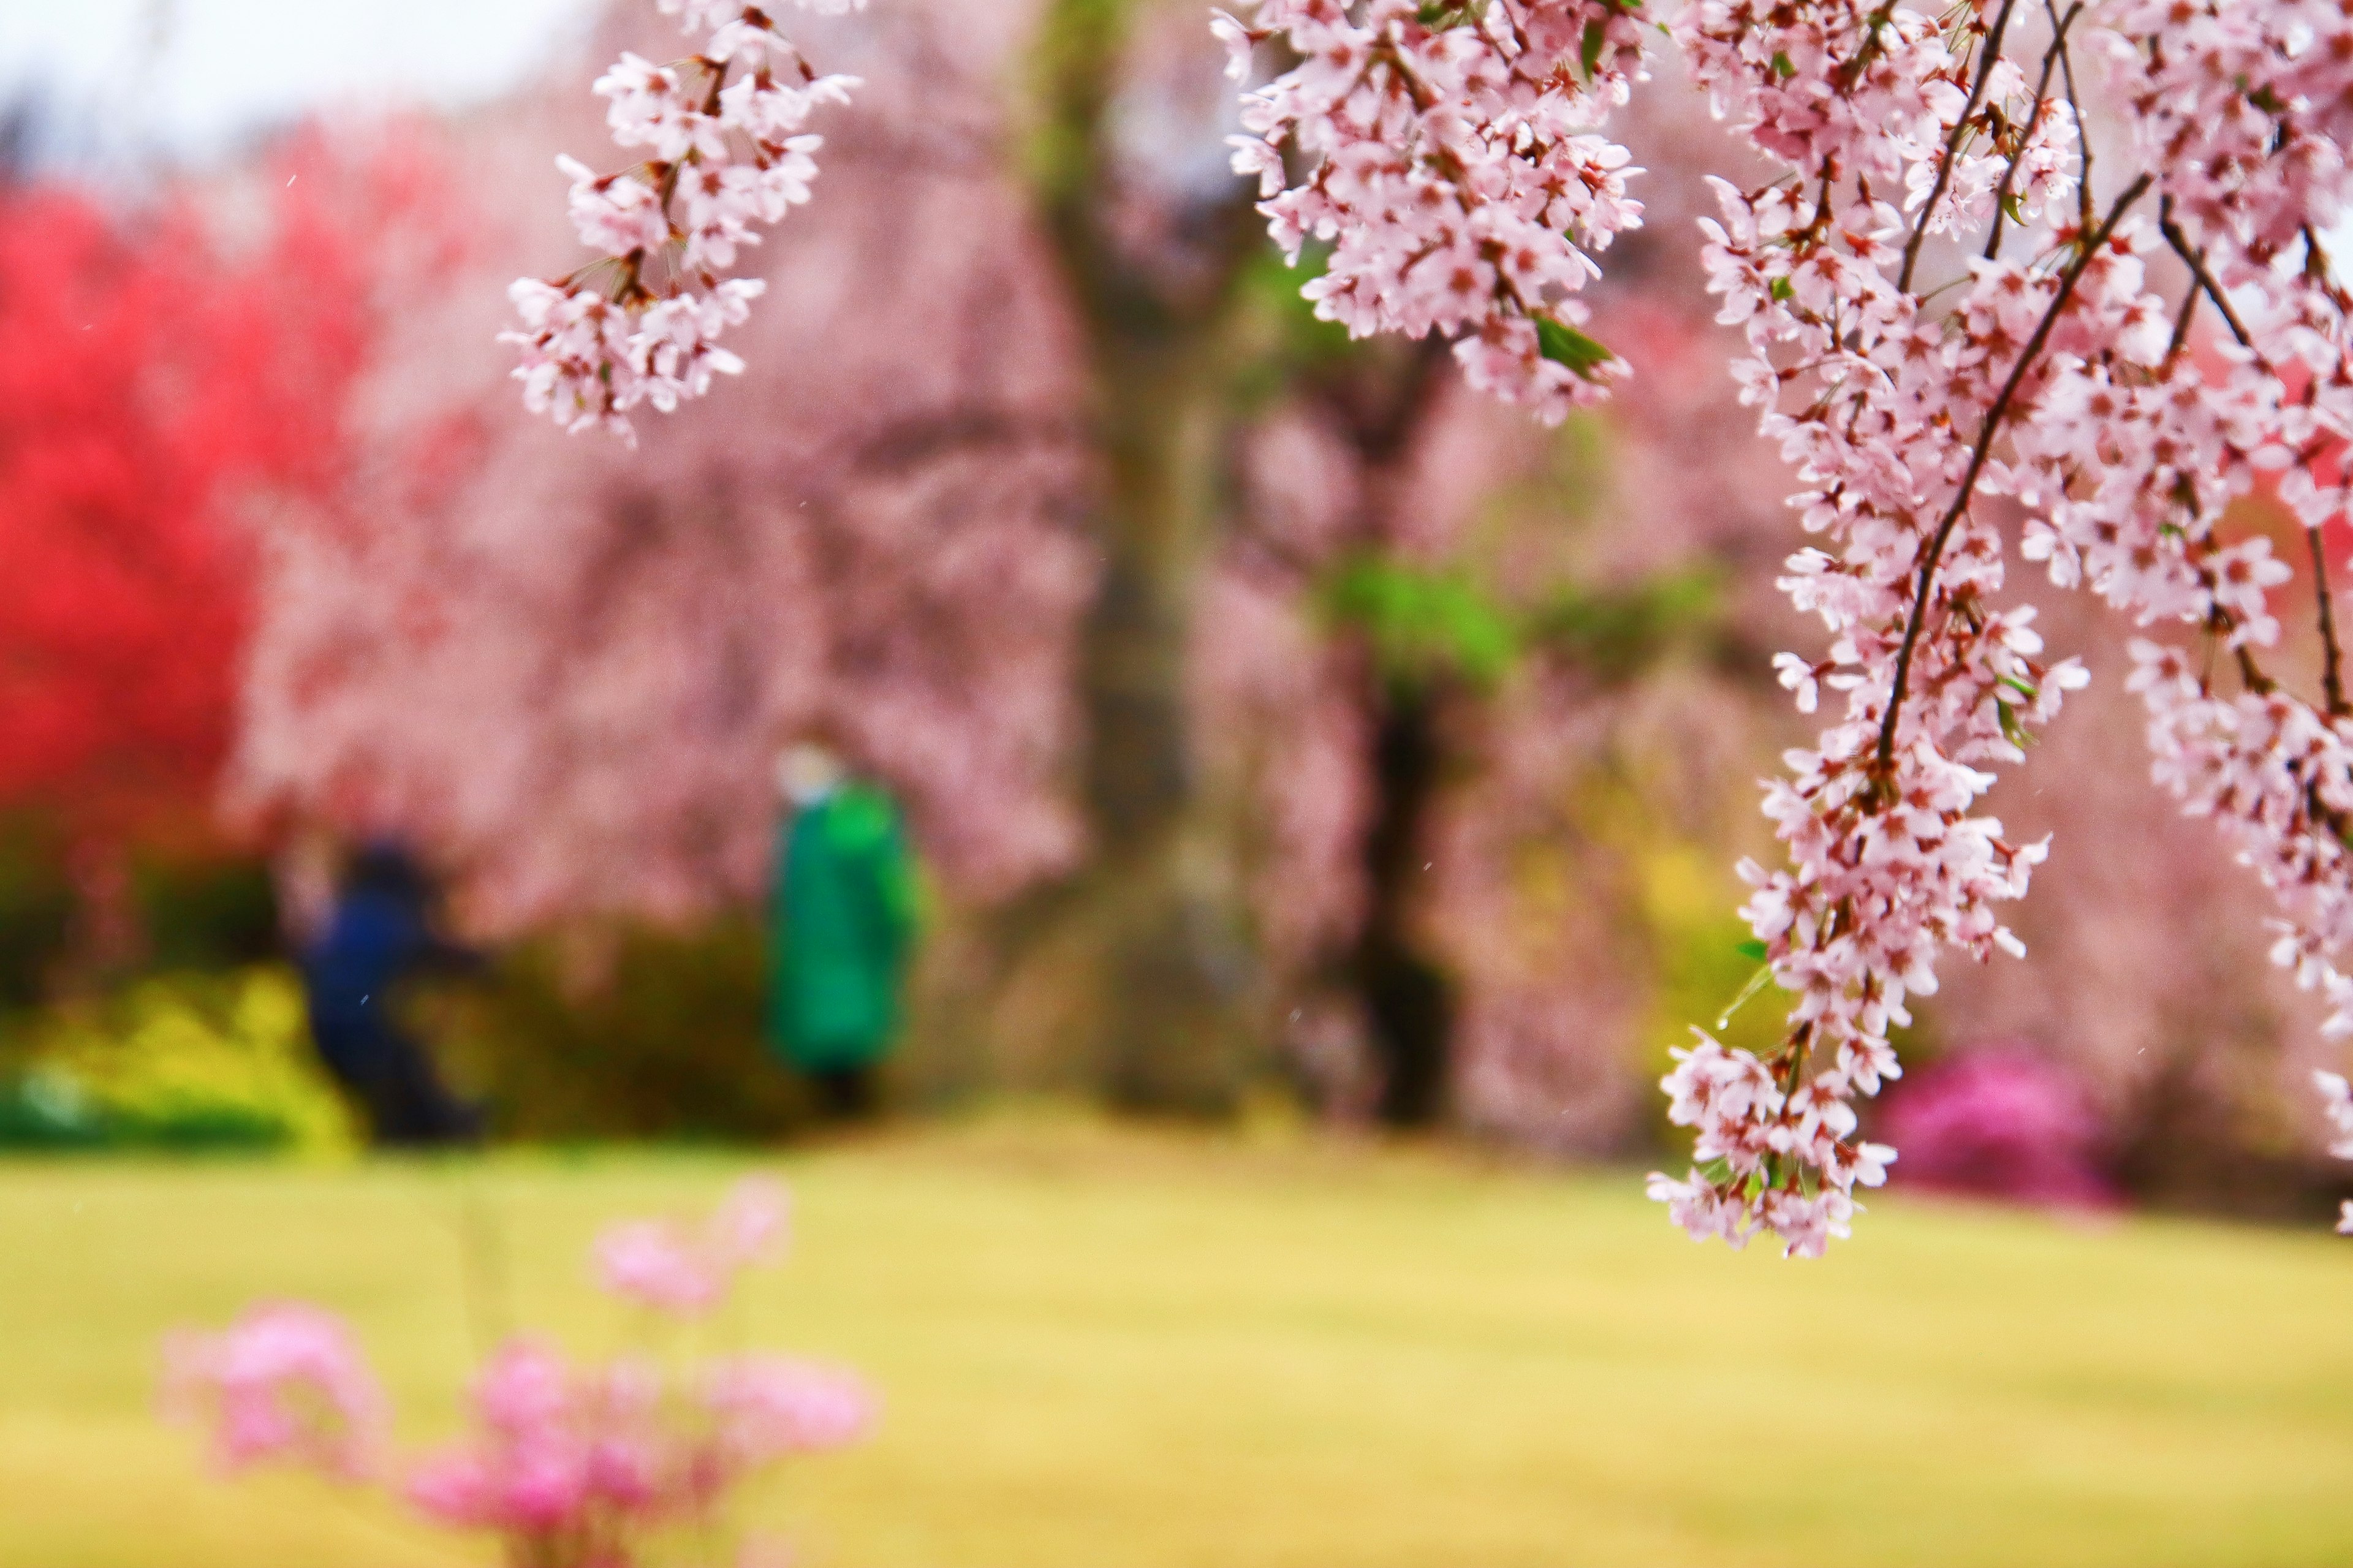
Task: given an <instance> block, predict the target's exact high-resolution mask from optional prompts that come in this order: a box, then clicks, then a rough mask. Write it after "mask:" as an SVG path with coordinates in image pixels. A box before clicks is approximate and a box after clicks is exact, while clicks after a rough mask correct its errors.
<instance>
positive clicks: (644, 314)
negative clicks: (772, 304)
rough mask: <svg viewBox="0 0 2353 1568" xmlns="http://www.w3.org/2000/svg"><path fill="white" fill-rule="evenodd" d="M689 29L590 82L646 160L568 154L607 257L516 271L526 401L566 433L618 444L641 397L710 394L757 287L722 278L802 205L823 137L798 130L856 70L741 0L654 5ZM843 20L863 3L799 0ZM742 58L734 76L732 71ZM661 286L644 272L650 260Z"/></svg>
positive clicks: (847, 85)
mask: <svg viewBox="0 0 2353 1568" xmlns="http://www.w3.org/2000/svg"><path fill="white" fill-rule="evenodd" d="M655 3H656V5H658V6H659V9H660V10H661V11H662V12H663V13H664V14H665V15H668V16H681V17H682V25H683V26H684V27H685V29H686V30H687V31H688V32H689V33H695V32H700V31H708V33H709V35H710V36H709V37H706V38H705V39H704V40H703V41H702V46H701V48H700V51H699V52H698V53H696V54H694V55H692V56H690V57H689V58H686V59H684V60H681V61H679V62H676V63H675V64H672V65H669V66H656V65H654V64H652V63H651V62H649V61H647V60H643V59H640V58H638V57H637V56H636V55H633V54H624V55H623V56H622V57H621V58H620V60H619V61H618V62H617V64H616V65H615V66H614V67H613V68H612V69H611V70H609V71H607V73H606V74H605V75H604V76H603V77H602V78H600V79H598V80H597V82H596V92H597V94H598V95H599V96H600V97H603V98H606V99H608V100H611V103H610V107H609V109H608V110H607V116H606V118H607V122H608V123H609V124H610V125H611V126H612V128H613V137H614V140H615V141H616V142H619V143H620V144H621V145H622V146H624V147H642V148H647V149H649V150H650V151H651V152H652V154H653V155H652V157H651V158H650V159H649V160H648V161H646V162H644V163H639V164H638V165H637V166H636V167H635V168H633V169H630V170H627V171H624V172H623V173H620V174H606V175H602V176H600V175H598V174H595V173H594V172H593V171H591V170H590V169H588V168H587V167H586V165H584V164H581V163H575V162H574V161H573V160H571V159H569V158H559V159H557V160H556V163H557V166H558V167H560V168H561V169H563V170H564V172H565V174H569V175H570V176H571V177H572V182H573V184H572V220H573V224H574V226H575V227H576V228H577V229H578V230H579V233H580V237H581V239H582V241H583V242H584V243H586V244H587V245H588V246H590V247H594V248H595V249H597V250H599V251H602V252H603V253H604V256H603V258H602V259H600V260H598V261H596V262H592V263H590V264H589V265H588V266H586V267H584V268H580V269H579V270H577V271H575V272H574V273H572V274H571V275H570V276H569V277H565V278H562V279H554V280H552V281H551V280H548V279H536V278H525V279H518V280H517V281H516V283H515V284H514V286H513V287H512V289H510V290H509V294H510V296H511V297H512V300H514V304H515V308H516V310H518V311H519V312H520V313H521V315H522V330H521V331H510V332H504V333H501V335H500V341H501V342H512V343H514V344H516V345H517V346H518V347H520V348H521V350H522V363H521V364H520V365H518V366H517V367H516V369H515V375H516V377H517V378H518V379H519V380H521V381H522V384H523V403H524V405H525V406H526V407H528V408H530V409H531V410H532V412H533V413H536V414H549V415H552V416H554V418H555V421H556V422H557V423H558V424H560V425H563V426H565V428H567V429H570V430H574V431H578V430H582V429H586V428H587V427H589V426H604V427H605V428H607V429H608V430H610V431H612V432H614V433H615V434H617V435H619V436H621V437H624V438H625V439H629V438H633V437H632V436H631V431H630V426H629V422H628V412H629V410H631V409H632V408H635V407H637V406H638V405H639V404H644V403H649V404H651V405H653V406H654V407H656V408H658V409H659V410H661V411H663V412H664V413H667V412H669V411H670V410H671V409H673V408H676V407H677V406H678V405H679V404H680V403H681V402H682V401H684V400H685V399H687V398H691V397H700V396H702V395H703V394H704V393H705V392H707V391H708V390H709V389H710V386H711V380H712V376H713V375H714V374H720V375H733V374H736V373H738V372H740V371H741V370H742V369H743V368H744V363H743V361H742V360H741V359H739V358H737V357H736V356H735V355H734V354H733V353H730V352H729V351H728V350H726V349H723V348H721V347H720V346H719V342H718V340H719V338H720V335H721V334H722V333H723V332H724V331H726V329H727V328H729V327H732V326H734V325H737V324H738V323H740V322H742V321H744V318H745V316H746V315H747V314H748V313H749V311H750V309H751V301H752V300H754V299H756V298H758V297H759V295H760V293H761V292H762V290H763V289H765V288H766V285H765V283H764V282H763V281H761V280H760V279H756V278H727V277H724V276H723V274H724V272H725V271H726V269H727V268H730V267H732V266H733V264H734V261H735V255H736V251H737V249H738V247H743V246H747V245H756V244H758V243H759V238H760V237H759V234H758V232H757V230H756V228H755V227H754V226H755V225H765V224H773V223H776V222H777V221H779V220H780V219H782V218H783V217H784V216H785V215H786V213H788V212H789V211H791V210H792V208H794V207H795V206H797V205H801V204H802V203H804V202H807V200H808V199H809V182H810V181H811V180H813V179H815V178H816V177H817V163H816V159H815V156H814V154H815V153H816V152H817V151H818V148H819V147H820V146H822V145H823V142H824V139H823V138H822V137H818V136H814V135H809V134H806V133H804V132H802V127H803V126H804V125H805V124H806V123H807V121H808V119H809V116H810V115H811V113H812V112H814V111H815V110H817V109H818V108H819V107H820V106H822V105H825V104H828V103H836V104H839V103H847V102H848V101H849V93H850V91H851V89H854V88H856V87H857V86H859V85H860V84H859V82H858V80H857V79H856V78H854V77H846V76H823V77H821V76H819V75H818V74H817V72H816V71H815V70H814V69H813V68H811V67H810V66H809V64H808V62H807V60H806V59H804V58H802V56H801V54H800V52H799V51H798V50H797V48H795V47H794V46H793V44H792V43H791V41H790V40H788V39H787V38H786V37H785V36H784V35H783V34H782V33H781V32H780V31H778V30H777V27H776V23H775V21H774V20H773V19H772V18H771V17H770V16H768V14H767V13H766V12H765V11H764V10H762V9H761V8H760V7H759V6H758V5H746V4H743V3H742V0H655ZM795 3H796V4H797V5H799V6H801V7H802V8H803V9H805V10H815V11H818V12H822V13H828V14H836V15H838V14H839V13H841V12H844V11H847V10H850V9H853V8H855V7H857V6H860V5H863V4H864V0H795ZM738 68H742V74H737V72H738ZM657 262H659V263H660V264H661V267H662V269H663V271H664V272H665V274H666V280H665V281H664V282H663V283H662V284H661V285H660V286H659V287H657V286H655V285H653V284H651V283H649V281H648V279H649V273H650V272H651V271H652V270H653V268H654V264H655V263H657Z"/></svg>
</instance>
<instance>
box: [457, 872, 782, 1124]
mask: <svg viewBox="0 0 2353 1568" xmlns="http://www.w3.org/2000/svg"><path fill="white" fill-rule="evenodd" d="M584 947H587V948H589V949H590V951H588V952H586V953H585V954H584V952H583V951H582V950H583V948H584ZM765 986H766V956H765V942H764V940H763V937H762V933H761V930H760V927H759V925H758V923H757V922H756V921H753V920H751V919H750V918H748V917H744V918H732V919H726V920H722V921H715V922H712V923H711V924H709V925H706V926H704V927H702V928H700V929H698V930H693V931H683V932H670V931H654V930H644V929H638V930H632V931H621V932H617V933H603V934H601V935H600V936H599V937H598V938H597V939H596V941H595V942H593V943H584V942H581V941H580V940H579V939H578V938H576V937H575V939H574V942H573V945H572V947H571V949H570V950H569V952H567V950H566V948H565V946H564V944H563V943H561V942H558V941H556V940H554V939H546V938H543V939H537V940H533V941H532V942H525V943H522V944H521V945H519V946H517V947H516V948H514V949H512V950H511V951H510V952H507V953H505V954H503V955H502V956H501V957H500V958H499V960H498V961H497V962H496V963H495V965H494V966H493V970H492V973H491V974H490V975H489V976H488V977H486V978H482V979H477V980H471V981H466V982H461V983H452V984H447V985H443V986H440V987H438V988H436V990H435V991H434V992H433V993H431V994H428V995H427V996H425V997H424V998H421V999H420V1000H421V1005H419V1006H418V1007H417V1009H416V1012H415V1015H414V1016H415V1019H416V1022H417V1028H418V1032H419V1033H420V1035H422V1036H423V1037H426V1038H427V1039H428V1040H431V1041H432V1042H434V1044H435V1046H436V1047H437V1054H438V1056H439V1057H440V1058H441V1059H442V1060H443V1061H444V1062H445V1063H446V1064H447V1067H448V1073H449V1077H450V1079H451V1081H452V1082H453V1083H454V1084H455V1085H456V1086H457V1087H458V1088H459V1090H460V1091H461V1092H462V1093H465V1094H467V1095H469V1096H471V1097H474V1098H476V1099H479V1100H480V1101H481V1102H482V1103H483V1104H484V1106H485V1108H486V1109H487V1110H489V1111H490V1114H491V1126H492V1128H493V1130H494V1131H496V1132H498V1133H499V1134H501V1136H506V1137H516V1138H525V1139H543V1140H566V1139H607V1138H671V1139H687V1140H711V1141H722V1142H740V1141H748V1140H762V1139H768V1138H774V1137H776V1136H778V1135H781V1134H784V1133H786V1132H789V1131H793V1130H795V1129H797V1128H798V1127H800V1126H802V1125H804V1124H805V1123H806V1122H807V1121H808V1118H809V1108H808V1104H807V1099H806V1096H805V1095H804V1093H803V1091H802V1089H801V1088H800V1086H799V1085H798V1083H797V1080H796V1079H794V1078H793V1077H792V1076H791V1075H790V1074H789V1073H788V1072H787V1071H786V1069H785V1068H783V1067H781V1066H779V1065H778V1063H777V1062H776V1059H775V1058H773V1057H772V1056H770V1055H769V1053H768V1051H767V1048H766V1047H765V1044H764V1042H763V1040H762V1037H761V1013H762V1001H763V997H764V995H765Z"/></svg>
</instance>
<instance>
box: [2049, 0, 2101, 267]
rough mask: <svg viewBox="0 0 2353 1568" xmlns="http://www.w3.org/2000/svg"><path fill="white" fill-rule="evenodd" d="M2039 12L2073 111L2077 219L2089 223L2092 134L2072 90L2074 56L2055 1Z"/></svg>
mask: <svg viewBox="0 0 2353 1568" xmlns="http://www.w3.org/2000/svg"><path fill="white" fill-rule="evenodd" d="M2042 14H2043V15H2044V16H2048V17H2050V18H2051V26H2052V31H2053V32H2054V33H2056V34H2057V36H2058V41H2059V77H2060V79H2061V80H2062V81H2064V82H2065V83H2066V84H2067V107H2068V108H2070V109H2072V110H2074V111H2075V203H2076V211H2077V214H2078V221H2079V222H2080V223H2082V225H2083V226H2084V227H2085V228H2086V229H2088V228H2090V227H2091V226H2092V135H2091V132H2088V131H2086V130H2084V95H2083V94H2082V93H2080V92H2078V91H2076V90H2075V58H2074V56H2073V53H2072V52H2071V51H2070V50H2069V49H2068V47H2067V28H2066V25H2065V24H2064V23H2063V22H2061V21H2060V19H2059V6H2058V0H2042Z"/></svg>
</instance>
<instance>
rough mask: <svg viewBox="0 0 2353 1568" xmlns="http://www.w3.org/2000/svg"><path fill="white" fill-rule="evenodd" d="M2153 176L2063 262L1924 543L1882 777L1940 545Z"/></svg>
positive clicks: (1882, 749)
mask: <svg viewBox="0 0 2353 1568" xmlns="http://www.w3.org/2000/svg"><path fill="white" fill-rule="evenodd" d="M2155 179H2156V176H2155V175H2154V174H2142V175H2141V177H2140V178H2139V179H2137V180H2135V181H2134V182H2133V183H2132V184H2129V185H2127V186H2126V187H2125V192H2124V194H2123V195H2120V196H2118V197H2117V198H2116V205H2114V206H2112V207H2110V208H2109V209H2108V216H2107V219H2106V221H2105V222H2104V223H2102V224H2101V225H2100V226H2099V229H2098V231H2097V232H2096V233H2094V234H2089V235H2086V236H2084V241H2083V246H2084V248H2083V250H2082V251H2081V252H2080V253H2079V254H2078V255H2077V256H2076V258H2075V259H2074V260H2073V261H2072V262H2070V263H2069V264H2068V267H2067V270H2066V273H2065V274H2064V275H2063V277H2062V278H2061V279H2059V292H2058V293H2057V294H2055V295H2054V296H2052V300H2051V308H2050V309H2049V310H2045V311H2043V312H2042V321H2038V322H2036V323H2035V327H2034V335H2033V336H2032V337H2031V338H2029V339H2027V340H2026V347H2025V348H2023V349H2022V350H2021V351H2020V352H2019V355H2018V363H2016V364H2014V365H2012V366H2010V379H2009V380H2007V381H2005V382H2003V383H2002V384H2001V391H2000V393H1998V394H1997V395H1995V397H1994V400H1993V403H1992V404H1991V405H1990V406H1989V407H1988V408H1987V409H1986V416H1985V423H1984V424H1983V425H1981V426H1978V438H1977V445H1976V446H1975V447H1973V448H1972V449H1971V451H1970V453H1969V466H1968V470H1967V471H1966V472H1965V473H1963V474H1962V476H1961V485H1960V489H1958V490H1957V492H1955V494H1954V496H1953V504H1952V506H1951V507H1950V508H1948V509H1947V510H1946V512H1945V519H1944V521H1942V522H1941V523H1939V524H1937V527H1936V533H1935V535H1934V536H1933V537H1932V538H1931V539H1930V540H1929V542H1928V550H1927V553H1926V557H1925V558H1924V559H1923V560H1922V561H1921V563H1920V586H1919V589H1918V591H1917V592H1916V593H1915V595H1913V599H1912V615H1911V617H1910V618H1909V619H1908V620H1907V621H1906V622H1905V627H1904V647H1902V648H1901V649H1900V650H1899V651H1898V652H1897V653H1896V656H1895V684H1894V688H1893V689H1891V690H1890V691H1889V692H1888V696H1887V716H1886V717H1885V718H1884V719H1883V720H1882V721H1880V726H1879V773H1880V775H1881V776H1882V777H1883V778H1884V777H1885V776H1886V775H1887V774H1888V773H1889V772H1890V770H1891V769H1892V768H1893V767H1894V762H1895V721H1896V719H1897V717H1898V716H1899V715H1901V714H1902V713H1903V711H1904V692H1905V687H1906V686H1907V685H1908V684H1909V683H1910V681H1911V678H1912V654H1913V650H1914V649H1915V647H1918V646H1919V642H1920V627H1921V626H1923V625H1924V624H1925V623H1926V621H1927V618H1928V594H1929V590H1930V589H1932V588H1933V587H1935V586H1936V563H1937V562H1938V561H1940V560H1942V559H1943V557H1944V553H1945V545H1946V543H1947V541H1949V540H1950V539H1951V538H1952V537H1953V530H1954V528H1955V527H1956V526H1957V525H1958V523H1959V522H1960V521H1961V516H1962V514H1963V513H1964V512H1966V511H1968V509H1969V498H1970V497H1971V496H1973V495H1974V494H1976V492H1977V488H1978V475H1979V474H1981V473H1983V472H1984V471H1985V466H1986V459H1987V458H1989V457H1990V456H1992V454H1993V438H1994V437H1995V436H1996V435H1998V434H1999V433H2000V429H2001V422H2002V419H2003V418H2004V417H2005V416H2007V415H2008V414H2009V413H2010V403H2011V401H2012V400H2013V399H2015V398H2016V397H2017V396H2018V389H2019V387H2020V386H2021V385H2023V384H2025V381H2026V373H2027V372H2028V371H2029V370H2031V369H2032V368H2033V366H2034V362H2035V360H2036V359H2037V358H2038V357H2040V356H2041V354H2042V345H2043V344H2044V343H2046V342H2050V341H2051V331H2052V328H2053V327H2055V326H2057V325H2058V324H2059V318H2060V316H2061V315H2062V314H2063V312H2064V311H2065V310H2066V309H2067V302H2068V301H2069V300H2073V298H2074V297H2075V285H2076V284H2077V283H2078V282H2080V281H2081V280H2082V279H2083V276H2084V268H2087V267H2089V266H2091V264H2092V258H2093V257H2094V256H2096V255H2098V254H2099V253H2100V248H2101V247H2103V246H2105V245H2106V244H2107V242H2108V237H2109V236H2110V235H2112V234H2114V233H2115V232H2116V224H2117V222H2118V220H2120V219H2121V218H2123V216H2125V212H2126V209H2127V208H2129V207H2130V206H2131V205H2133V204H2134V203H2135V202H2137V201H2138V200H2140V199H2141V197H2142V196H2144V195H2147V194H2148V187H2149V185H2150V184H2151V183H2152V182H2154V180H2155Z"/></svg>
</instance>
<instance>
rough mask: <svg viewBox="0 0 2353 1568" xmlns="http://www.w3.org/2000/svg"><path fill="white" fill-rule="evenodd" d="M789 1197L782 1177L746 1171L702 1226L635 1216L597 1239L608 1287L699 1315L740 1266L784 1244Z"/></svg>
mask: <svg viewBox="0 0 2353 1568" xmlns="http://www.w3.org/2000/svg"><path fill="white" fill-rule="evenodd" d="M785 1216H786V1194H785V1189H784V1187H783V1185H782V1184H779V1183H776V1182H773V1181H768V1180H765V1179H763V1178H760V1177H748V1178H746V1179H745V1180H744V1181H742V1182H739V1183H737V1184H735V1186H734V1187H733V1189H731V1190H730V1191H729V1193H728V1194H727V1196H726V1197H725V1198H723V1199H722V1200H721V1202H720V1205H719V1207H718V1208H717V1209H716V1210H715V1211H713V1212H712V1215H711V1216H710V1217H709V1218H708V1219H706V1220H705V1221H703V1223H702V1226H699V1227H697V1228H695V1229H693V1230H691V1231H690V1230H689V1229H687V1228H686V1227H685V1226H681V1225H679V1224H678V1223H677V1222H675V1221H672V1220H666V1219H659V1220H632V1221H629V1222H628V1223H626V1224H622V1225H617V1226H612V1227H610V1228H609V1229H607V1231H606V1232H605V1234H604V1235H603V1236H601V1237H598V1238H597V1241H596V1268H597V1272H598V1274H599V1275H600V1276H601V1278H602V1279H603V1281H604V1285H605V1288H606V1289H608V1290H610V1291H612V1292H613V1293H614V1294H615V1295H617V1296H622V1297H626V1298H628V1300H633V1301H636V1302H638V1303H639V1304H641V1305H643V1306H648V1307H651V1308H653V1309H655V1310H657V1311H664V1312H674V1313H676V1314H678V1315H679V1316H681V1317H695V1316H699V1315H700V1314H702V1313H703V1312H707V1311H709V1310H711V1309H712V1307H713V1306H715V1305H717V1304H718V1302H719V1300H720V1299H721V1298H722V1297H723V1296H725V1295H726V1293H727V1290H728V1288H729V1287H730V1286H731V1285H732V1284H733V1282H734V1278H735V1274H736V1272H737V1271H738V1270H740V1269H743V1268H748V1267H750V1266H752V1265H753V1264H756V1263H766V1262H771V1261H773V1260H774V1259H775V1258H776V1256H777V1254H778V1253H779V1252H780V1251H781V1250H782V1249H783V1246H784V1235H785Z"/></svg>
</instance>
